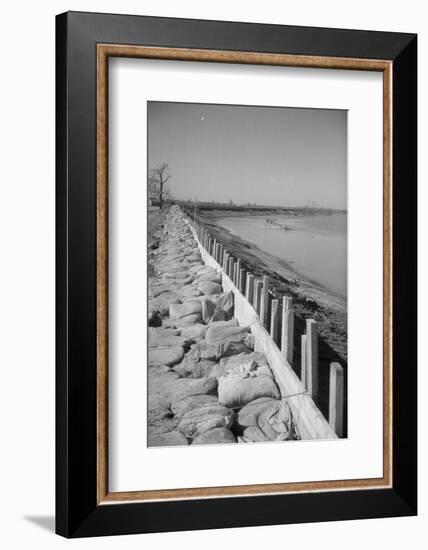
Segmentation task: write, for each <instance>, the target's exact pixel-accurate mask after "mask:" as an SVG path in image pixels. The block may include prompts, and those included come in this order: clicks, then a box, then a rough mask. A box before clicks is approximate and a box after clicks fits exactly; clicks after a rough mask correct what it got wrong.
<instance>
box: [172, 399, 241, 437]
mask: <svg viewBox="0 0 428 550" xmlns="http://www.w3.org/2000/svg"><path fill="white" fill-rule="evenodd" d="M234 417H235V413H234V412H233V411H232V410H230V409H228V408H226V407H221V406H220V405H211V406H210V405H209V406H206V407H200V408H197V409H192V410H191V411H188V412H186V413H185V414H184V415H183V416H182V417H181V420H180V421H179V423H178V424H177V429H178V430H180V431H181V432H182V433H183V434H184V435H185V436H186V437H189V438H194V437H198V436H199V435H201V434H203V433H205V432H207V431H209V430H212V429H214V428H230V427H231V426H232V424H233V420H234Z"/></svg>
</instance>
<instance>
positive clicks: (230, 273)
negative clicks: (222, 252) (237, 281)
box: [229, 256, 235, 282]
mask: <svg viewBox="0 0 428 550" xmlns="http://www.w3.org/2000/svg"><path fill="white" fill-rule="evenodd" d="M234 267H235V258H234V257H233V256H230V258H229V278H230V280H231V281H232V282H233V270H234Z"/></svg>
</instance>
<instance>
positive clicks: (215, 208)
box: [175, 201, 348, 217]
mask: <svg viewBox="0 0 428 550" xmlns="http://www.w3.org/2000/svg"><path fill="white" fill-rule="evenodd" d="M175 202H177V204H179V205H180V206H181V207H183V208H185V209H187V210H189V211H193V210H194V209H195V207H196V211H197V212H201V213H203V212H209V213H210V214H211V213H213V214H216V213H218V214H217V215H221V216H227V215H228V213H230V215H231V216H232V215H233V214H234V213H236V212H246V213H248V214H253V215H266V214H283V215H284V214H285V215H289V216H296V217H297V216H316V215H325V216H328V215H330V214H339V213H343V214H347V213H348V211H347V210H346V209H339V208H321V207H316V206H267V205H256V204H254V205H251V204H218V203H210V202H189V201H175Z"/></svg>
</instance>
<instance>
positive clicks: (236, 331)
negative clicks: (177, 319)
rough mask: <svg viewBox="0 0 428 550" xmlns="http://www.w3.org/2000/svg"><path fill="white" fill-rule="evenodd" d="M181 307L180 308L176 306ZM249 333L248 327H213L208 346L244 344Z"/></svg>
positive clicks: (208, 338) (209, 330) (208, 331)
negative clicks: (233, 343) (232, 343)
mask: <svg viewBox="0 0 428 550" xmlns="http://www.w3.org/2000/svg"><path fill="white" fill-rule="evenodd" d="M176 307H179V306H176ZM248 332H249V328H248V327H230V326H219V325H212V326H210V327H209V328H208V330H207V335H206V340H207V343H208V344H219V343H225V342H242V341H243V339H244V335H245V334H247V333H248Z"/></svg>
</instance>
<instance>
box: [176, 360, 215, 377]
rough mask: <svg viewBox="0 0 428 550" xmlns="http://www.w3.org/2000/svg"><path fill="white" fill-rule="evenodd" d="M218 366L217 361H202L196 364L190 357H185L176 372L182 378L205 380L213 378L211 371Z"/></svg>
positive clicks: (177, 366)
mask: <svg viewBox="0 0 428 550" xmlns="http://www.w3.org/2000/svg"><path fill="white" fill-rule="evenodd" d="M215 365H216V363H215V361H210V360H208V359H202V360H200V361H198V362H194V361H193V360H192V359H191V358H190V357H185V358H184V359H183V361H182V362H181V363H180V364H179V365H175V367H174V370H175V372H176V373H177V374H178V376H179V377H180V378H204V377H209V376H211V371H212V369H213V367H214V366H215Z"/></svg>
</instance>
